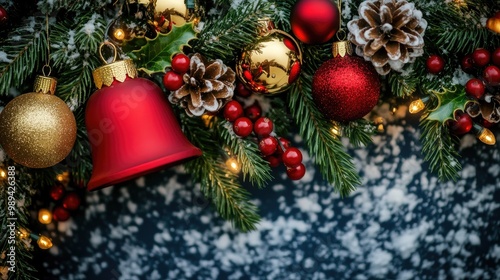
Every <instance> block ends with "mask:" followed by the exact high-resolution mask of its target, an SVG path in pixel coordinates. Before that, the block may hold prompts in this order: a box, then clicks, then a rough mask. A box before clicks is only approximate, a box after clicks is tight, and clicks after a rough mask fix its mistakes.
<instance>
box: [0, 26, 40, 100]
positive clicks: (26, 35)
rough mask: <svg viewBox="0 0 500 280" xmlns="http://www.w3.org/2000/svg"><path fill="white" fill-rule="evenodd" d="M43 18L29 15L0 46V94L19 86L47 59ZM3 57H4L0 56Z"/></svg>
mask: <svg viewBox="0 0 500 280" xmlns="http://www.w3.org/2000/svg"><path fill="white" fill-rule="evenodd" d="M42 23H44V19H43V18H40V17H38V18H35V17H29V18H28V19H27V20H26V21H25V25H24V26H22V27H19V28H18V29H16V30H14V31H12V32H11V33H10V34H9V37H8V38H7V39H6V40H5V41H3V42H1V44H2V45H1V46H0V95H6V94H7V93H8V91H9V88H11V87H14V88H16V87H19V86H20V85H21V84H23V83H24V82H25V80H26V79H27V78H28V77H29V76H30V75H32V74H33V72H36V71H37V70H38V68H39V67H40V66H41V65H43V63H45V62H46V59H47V40H46V37H45V35H44V33H43V32H44V30H45V28H44V27H45V25H44V24H42ZM2 57H4V58H2Z"/></svg>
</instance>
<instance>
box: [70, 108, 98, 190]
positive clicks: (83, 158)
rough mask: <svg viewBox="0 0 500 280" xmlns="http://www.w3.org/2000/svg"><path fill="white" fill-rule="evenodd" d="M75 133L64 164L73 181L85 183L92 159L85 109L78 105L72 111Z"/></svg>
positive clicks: (88, 175) (89, 172) (90, 169)
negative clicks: (75, 125)
mask: <svg viewBox="0 0 500 280" xmlns="http://www.w3.org/2000/svg"><path fill="white" fill-rule="evenodd" d="M74 114H75V119H76V124H77V134H76V141H75V145H74V146H73V149H72V150H71V153H70V154H69V155H68V156H67V157H66V159H65V161H64V164H65V165H66V166H67V167H68V168H69V169H70V172H71V175H72V177H73V178H74V179H75V181H77V182H79V181H82V182H84V183H86V182H87V181H88V179H89V178H90V175H91V174H92V159H91V154H90V142H89V140H88V137H87V130H86V127H85V109H84V107H83V106H81V107H79V108H78V109H77V110H75V112H74Z"/></svg>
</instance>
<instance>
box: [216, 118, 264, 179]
mask: <svg viewBox="0 0 500 280" xmlns="http://www.w3.org/2000/svg"><path fill="white" fill-rule="evenodd" d="M215 126H216V127H218V128H219V129H217V132H218V134H219V135H220V140H221V142H222V143H221V144H222V145H224V146H226V147H227V148H229V150H230V152H231V154H232V155H235V156H236V159H237V160H238V162H239V163H240V165H241V172H242V173H243V180H249V181H250V183H251V184H252V185H256V186H257V187H259V188H263V187H264V186H265V185H266V183H267V182H268V181H270V180H271V179H272V176H271V167H270V166H269V163H268V162H267V161H266V160H265V159H263V158H262V155H261V153H260V151H259V147H258V145H257V143H255V142H254V141H252V140H251V139H249V138H241V137H238V136H237V135H235V134H234V133H233V128H232V124H231V123H230V122H228V121H226V120H222V121H220V122H219V123H216V124H215Z"/></svg>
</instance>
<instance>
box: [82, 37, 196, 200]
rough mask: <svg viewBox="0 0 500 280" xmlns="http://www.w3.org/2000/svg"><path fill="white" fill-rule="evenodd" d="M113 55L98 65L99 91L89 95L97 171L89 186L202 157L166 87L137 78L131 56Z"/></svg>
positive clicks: (93, 187)
mask: <svg viewBox="0 0 500 280" xmlns="http://www.w3.org/2000/svg"><path fill="white" fill-rule="evenodd" d="M104 45H110V46H111V47H112V48H113V49H114V52H115V53H114V59H113V62H112V63H110V64H105V65H104V66H101V67H99V68H97V69H96V70H94V72H93V77H94V83H95V85H96V87H97V88H98V90H97V91H96V92H95V93H94V94H93V95H92V96H91V97H90V98H89V100H88V103H87V108H86V110H85V125H86V127H87V134H88V137H89V140H90V144H91V150H92V163H93V171H92V176H91V178H90V180H89V183H88V185H87V188H88V190H89V191H92V190H96V189H100V188H103V187H106V186H110V185H114V184H117V183H120V182H124V181H127V180H130V179H133V178H136V177H139V176H142V175H145V174H147V173H151V172H155V171H158V170H160V169H163V168H167V167H170V166H172V165H174V164H177V163H180V162H182V161H185V160H188V159H191V158H194V157H198V156H200V155H201V154H202V152H201V150H200V149H198V148H197V147H195V146H193V145H192V144H191V143H190V142H189V140H188V139H187V138H186V136H185V135H184V134H183V133H182V130H181V128H180V126H179V124H178V123H177V120H176V117H175V115H174V113H173V111H172V108H171V107H170V104H169V103H168V101H167V99H166V98H165V96H164V94H163V92H162V90H161V89H160V88H159V87H158V86H157V85H156V84H155V83H153V82H152V81H150V80H147V79H143V78H138V77H137V70H136V68H135V66H134V65H133V62H132V61H131V60H121V61H117V62H115V60H116V48H115V47H114V46H113V45H112V44H110V43H105V44H102V45H101V47H100V49H99V51H100V55H101V59H102V61H104V63H106V62H105V59H104V58H103V55H102V47H103V46H104Z"/></svg>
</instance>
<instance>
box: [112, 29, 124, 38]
mask: <svg viewBox="0 0 500 280" xmlns="http://www.w3.org/2000/svg"><path fill="white" fill-rule="evenodd" d="M113 37H115V39H116V40H118V41H122V40H123V39H125V31H123V29H121V28H117V29H115V31H114V32H113Z"/></svg>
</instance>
